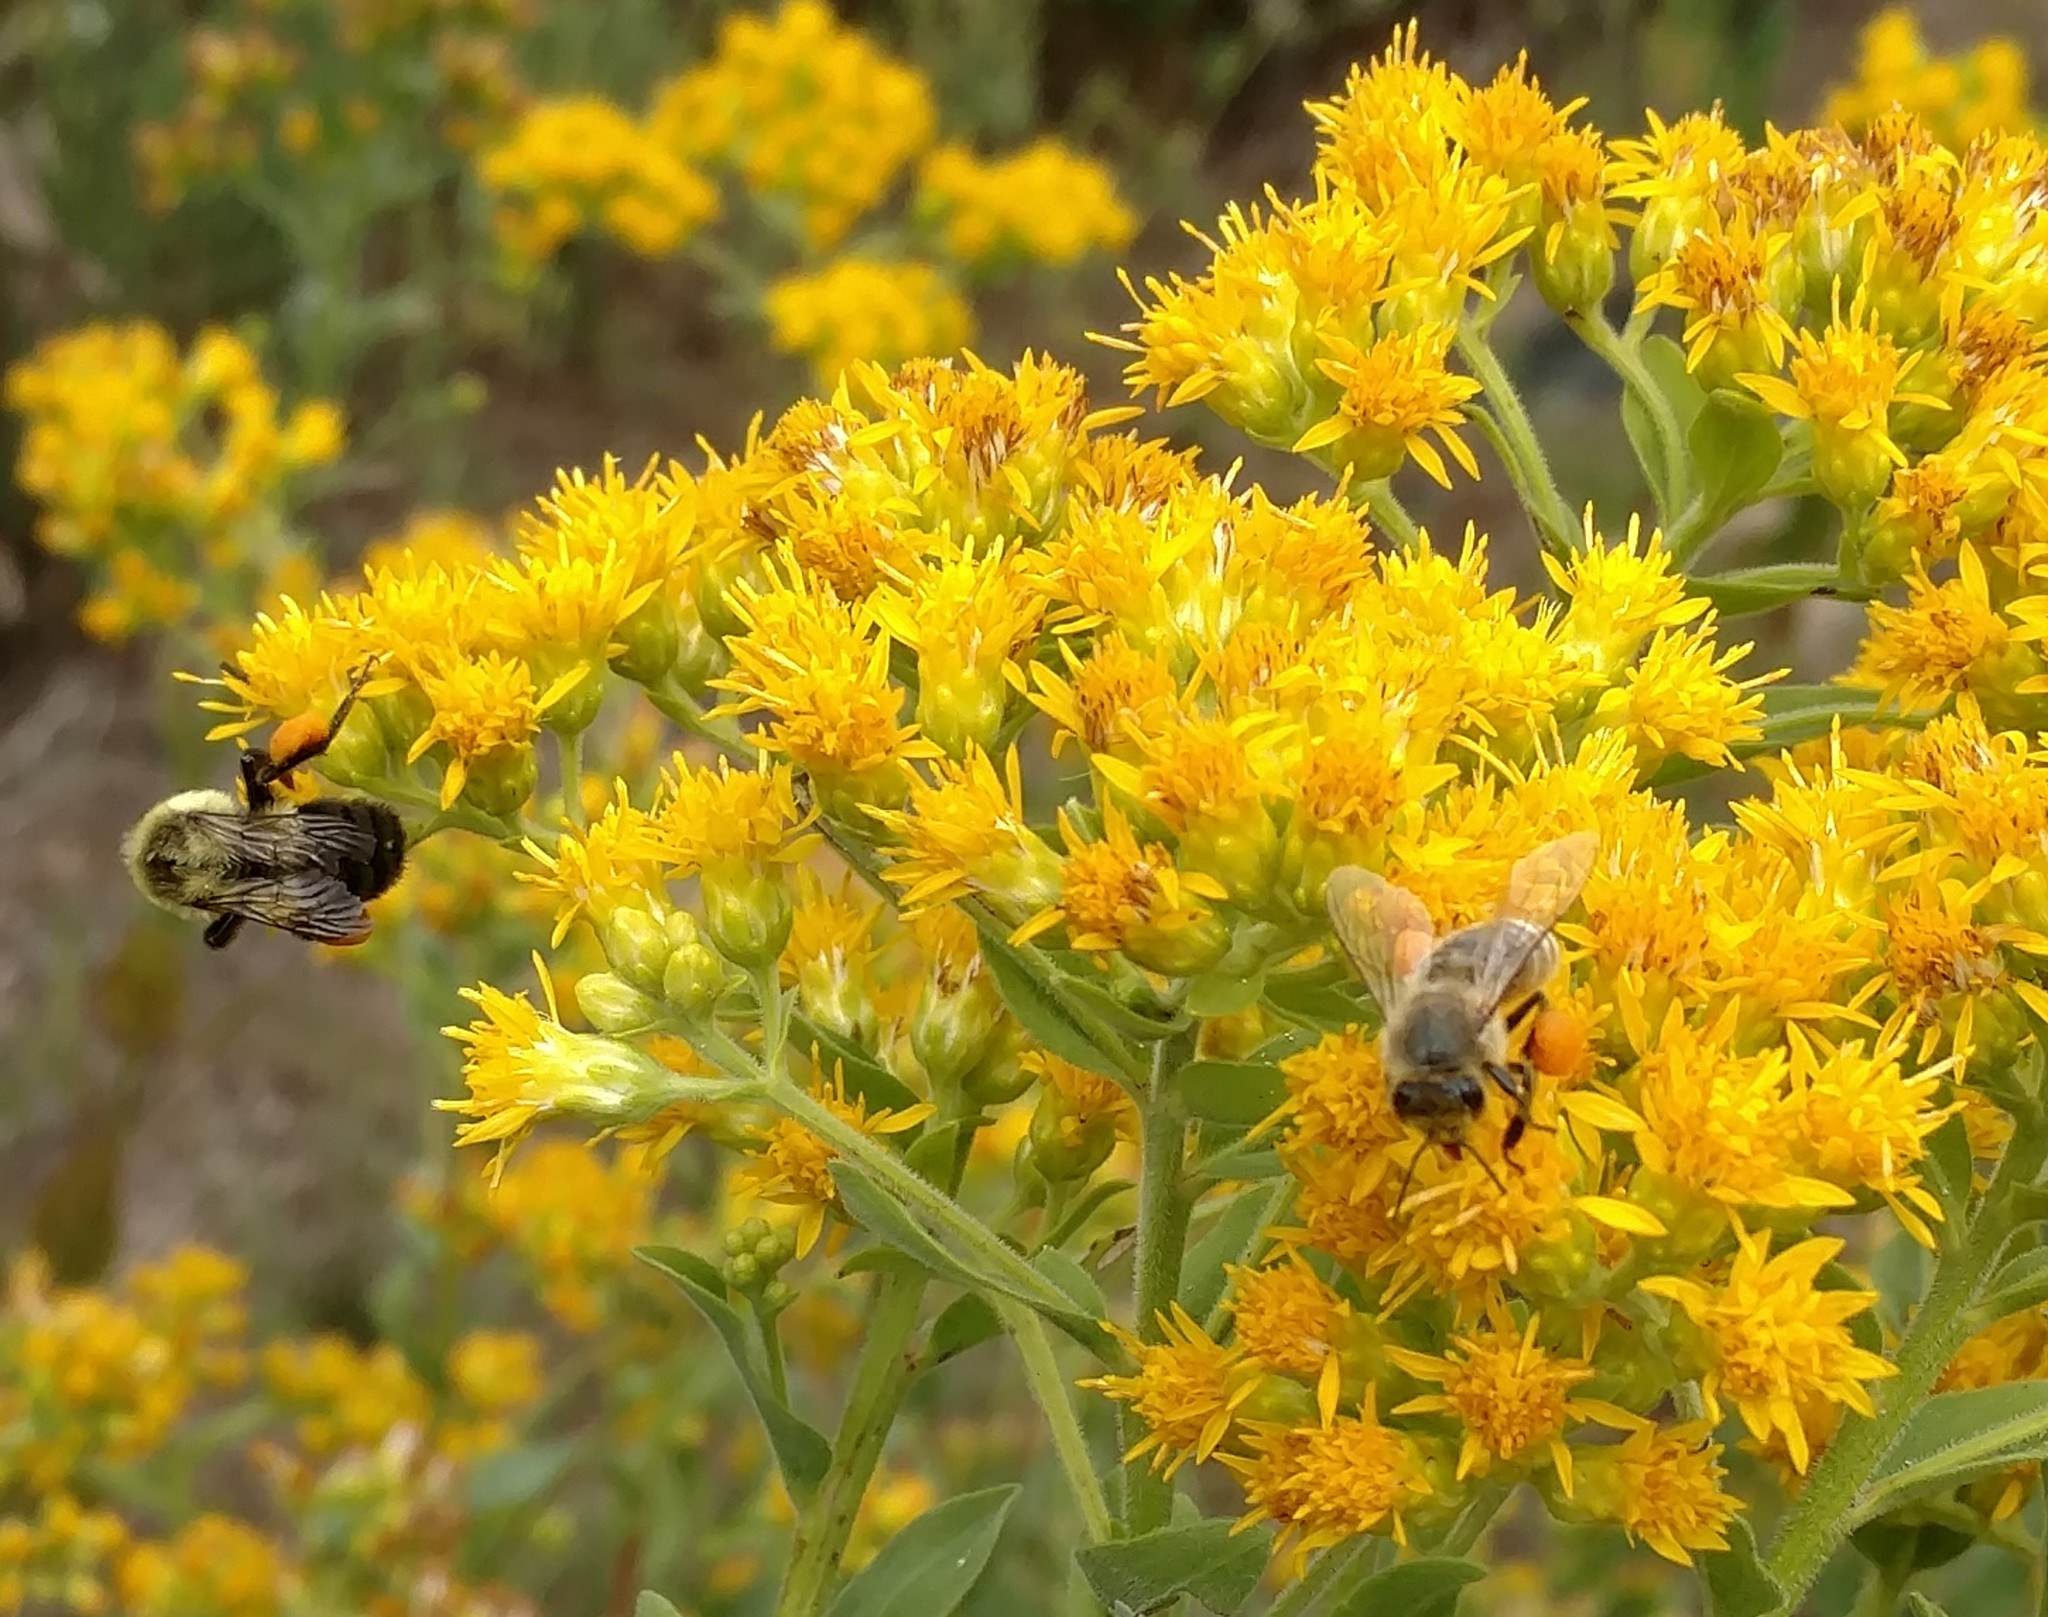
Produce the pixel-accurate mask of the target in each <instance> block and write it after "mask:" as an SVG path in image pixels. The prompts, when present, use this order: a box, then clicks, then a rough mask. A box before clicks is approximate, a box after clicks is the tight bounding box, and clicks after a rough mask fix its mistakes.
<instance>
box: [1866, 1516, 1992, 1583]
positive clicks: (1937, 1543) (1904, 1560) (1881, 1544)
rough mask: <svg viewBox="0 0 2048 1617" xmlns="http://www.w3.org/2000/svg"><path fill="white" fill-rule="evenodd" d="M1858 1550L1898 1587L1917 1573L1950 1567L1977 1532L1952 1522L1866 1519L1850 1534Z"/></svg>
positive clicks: (1971, 1541)
mask: <svg viewBox="0 0 2048 1617" xmlns="http://www.w3.org/2000/svg"><path fill="white" fill-rule="evenodd" d="M1849 1542H1850V1543H1851V1544H1854V1545H1855V1546H1856V1553H1857V1554H1858V1555H1860V1556H1862V1557H1863V1559H1864V1560H1866V1561H1868V1562H1869V1563H1870V1564H1871V1565H1872V1566H1874V1567H1876V1568H1877V1570H1878V1571H1879V1573H1880V1574H1882V1575H1883V1577H1884V1579H1885V1581H1886V1582H1887V1583H1889V1584H1890V1585H1891V1586H1892V1587H1893V1588H1894V1589H1896V1588H1898V1587H1899V1586H1900V1585H1901V1584H1903V1583H1904V1582H1905V1581H1906V1580H1907V1579H1908V1578H1910V1577H1912V1576H1913V1574H1914V1573H1916V1572H1925V1571H1928V1570H1929V1569H1930V1568H1933V1567H1938V1566H1947V1565H1948V1564H1949V1562H1951V1561H1953V1560H1954V1559H1955V1558H1956V1557H1957V1556H1959V1555H1961V1554H1962V1553H1963V1552H1964V1551H1965V1550H1967V1549H1969V1548H1970V1547H1971V1546H1972V1545H1973V1544H1975V1543H1976V1542H1977V1535H1976V1533H1975V1532H1973V1531H1967V1530H1964V1529H1962V1528H1959V1527H1957V1526H1956V1525H1955V1524H1953V1523H1950V1522H1939V1521H1898V1520H1894V1519H1887V1520H1885V1521H1881V1522H1866V1523H1865V1524H1864V1525H1863V1526H1861V1527H1859V1528H1857V1529H1856V1531H1855V1532H1853V1533H1851V1534H1850V1535H1849Z"/></svg>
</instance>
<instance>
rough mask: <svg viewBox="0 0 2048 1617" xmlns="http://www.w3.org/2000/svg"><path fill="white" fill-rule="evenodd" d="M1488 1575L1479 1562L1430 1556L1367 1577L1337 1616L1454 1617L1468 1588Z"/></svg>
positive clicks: (1338, 1611) (1345, 1602)
mask: <svg viewBox="0 0 2048 1617" xmlns="http://www.w3.org/2000/svg"><path fill="white" fill-rule="evenodd" d="M1485 1576H1486V1568H1485V1567H1483V1566H1481V1565H1480V1564H1479V1563H1478V1562H1477V1561H1459V1560H1453V1559H1452V1558H1451V1557H1449V1556H1445V1555H1426V1556H1424V1557H1422V1559H1421V1560H1419V1561H1404V1562H1403V1563H1402V1564H1401V1565H1400V1566H1390V1567H1388V1568H1387V1570H1386V1571H1384V1572H1379V1573H1375V1574H1374V1575H1373V1576H1372V1577H1370V1578H1367V1579H1366V1580H1365V1582H1363V1583H1362V1584H1360V1585H1359V1586H1358V1588H1357V1589H1356V1590H1355V1591H1354V1592H1353V1593H1352V1595H1351V1596H1350V1598H1349V1599H1347V1600H1345V1601H1344V1603H1343V1604H1342V1605H1340V1606H1339V1607H1337V1611H1336V1617H1452V1614H1453V1613H1454V1612H1456V1611H1457V1609H1458V1598H1459V1596H1460V1595H1461V1594H1462V1593H1463V1592H1464V1589H1465V1585H1466V1584H1468V1583H1477V1582H1478V1581H1479V1580H1480V1579H1481V1578H1483V1577H1485Z"/></svg>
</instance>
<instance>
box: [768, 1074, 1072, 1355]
mask: <svg viewBox="0 0 2048 1617" xmlns="http://www.w3.org/2000/svg"><path fill="white" fill-rule="evenodd" d="M764 1093H765V1096H766V1098H767V1099H768V1100H769V1101H770V1102H771V1103H772V1104H773V1105H775V1106H776V1107H777V1108H779V1109H780V1110H781V1111H783V1112H785V1113H787V1114H788V1115H789V1116H790V1117H793V1118H795V1119H796V1121H797V1122H799V1123H801V1124H803V1125H804V1127H806V1128H808V1129H809V1130H810V1131H811V1132H812V1133H814V1134H816V1135H818V1136H819V1137H821V1138H822V1139H824V1140H825V1141H826V1142H827V1143H828V1144H829V1145H831V1146H832V1148H833V1149H834V1150H836V1151H837V1152H839V1154H840V1155H841V1156H843V1157H845V1158H846V1159H847V1160H848V1161H850V1162H852V1163H853V1164H854V1165H855V1166H856V1167H859V1168H861V1169H863V1170H865V1171H866V1172H867V1173H868V1174H869V1175H871V1176H872V1177H873V1178H874V1180H875V1181H876V1183H878V1184H879V1185H881V1186H882V1188H883V1189H885V1190H887V1191H889V1192H890V1193H891V1194H892V1195H893V1196H894V1197H895V1199H896V1200H897V1201H898V1202H899V1203H901V1204H902V1205H903V1206H905V1207H906V1208H910V1209H914V1210H915V1211H916V1212H918V1213H920V1214H922V1215H923V1222H926V1223H928V1224H929V1225H930V1226H931V1227H932V1228H933V1229H934V1231H936V1232H940V1233H943V1234H944V1235H946V1236H949V1237H950V1238H951V1239H952V1241H953V1242H954V1243H955V1245H956V1246H957V1247H958V1248H959V1249H960V1255H961V1256H962V1257H963V1258H964V1259H967V1260H970V1261H971V1266H974V1267H978V1268H979V1269H981V1270H982V1271H983V1272H985V1273H988V1274H989V1275H991V1276H992V1277H995V1278H1000V1279H1001V1281H1002V1283H1003V1284H1004V1285H1005V1286H1006V1287H1008V1288H1009V1289H1010V1290H1011V1291H1013V1292H1016V1293H1018V1294H1019V1295H1020V1296H1021V1297H1023V1298H1025V1299H1028V1300H1029V1301H1030V1302H1031V1305H1032V1306H1033V1307H1034V1308H1038V1309H1040V1310H1041V1311H1044V1312H1049V1313H1054V1314H1061V1315H1065V1316H1069V1317H1071V1316H1072V1315H1073V1313H1074V1312H1075V1310H1074V1305H1073V1303H1072V1301H1071V1300H1069V1299H1068V1297H1067V1296H1066V1294H1065V1293H1063V1292H1061V1291H1060V1290H1059V1289H1058V1288H1056V1287H1055V1286H1053V1284H1052V1283H1051V1282H1050V1281H1048V1280H1047V1279H1046V1278H1045V1277H1044V1276H1043V1275H1041V1274H1040V1273H1039V1272H1038V1271H1037V1270H1036V1269H1034V1268H1032V1267H1031V1265H1030V1264H1028V1263H1026V1262H1025V1261H1024V1260H1023V1258H1021V1257H1019V1256H1018V1255H1017V1253H1016V1251H1015V1250H1014V1249H1013V1248H1011V1247H1010V1246H1008V1245H1006V1244H1005V1243H1004V1242H1003V1241H1002V1239H1001V1238H1000V1237H998V1236H997V1235H995V1234H994V1233H993V1232H992V1231H991V1230H989V1228H988V1227H987V1226H986V1225H984V1224H983V1223H982V1222H981V1221H980V1220H979V1219H977V1218H975V1217H974V1216H973V1215H972V1214H970V1213H968V1212H967V1210H966V1209H965V1208H963V1207H962V1206H961V1205H960V1204H959V1203H958V1202H956V1201H954V1200H953V1198H952V1197H951V1196H949V1195H947V1194H946V1192H945V1191H943V1190H941V1189H940V1188H939V1187H938V1186H937V1185H934V1184H933V1183H931V1181H930V1180H928V1179H925V1178H923V1177H922V1176H921V1175H919V1174H917V1173H916V1172H914V1171H913V1170H912V1169H911V1168H910V1167H909V1165H908V1164H906V1163H905V1162H904V1161H903V1159H902V1158H901V1157H899V1156H897V1155H896V1153H895V1152H893V1151H891V1150H889V1149H888V1148H887V1147H886V1146H881V1145H877V1144H876V1143H875V1141H874V1140H873V1139H872V1138H871V1137H870V1136H868V1135H866V1134H863V1133H862V1132H861V1131H860V1130H859V1129H857V1128H855V1127H854V1126H853V1125H852V1124H850V1123H848V1122H846V1121H845V1120H844V1119H843V1118H841V1117H840V1116H839V1114H838V1113H836V1112H834V1111H833V1110H832V1109H831V1108H830V1107H829V1106H826V1105H825V1104H824V1103H823V1102H822V1101H820V1100H818V1099H817V1097H816V1096H814V1095H811V1094H809V1093H808V1092H807V1091H805V1090H802V1089H799V1088H798V1087H797V1086H796V1085H795V1084H793V1083H790V1082H788V1081H787V1080H782V1081H771V1082H770V1083H769V1084H768V1085H767V1086H766V1089H765V1091H764Z"/></svg>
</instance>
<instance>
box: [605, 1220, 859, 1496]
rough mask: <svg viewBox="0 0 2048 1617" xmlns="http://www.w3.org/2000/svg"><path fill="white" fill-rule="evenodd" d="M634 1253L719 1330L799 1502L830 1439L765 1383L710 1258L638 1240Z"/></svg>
mask: <svg viewBox="0 0 2048 1617" xmlns="http://www.w3.org/2000/svg"><path fill="white" fill-rule="evenodd" d="M633 1256H634V1257H636V1258H638V1259H639V1260H640V1261H641V1262H642V1263H644V1264H646V1265H647V1266H648V1267H649V1268H650V1269H654V1270H657V1271H659V1272H660V1273H662V1274H664V1275H666V1276H668V1278H669V1279H670V1280H672V1281H674V1282H675V1284H676V1286H677V1287H678V1288H680V1290H681V1291H682V1293H683V1295H684V1296H685V1297H687V1298H689V1299H690V1301H691V1303H692V1304H693V1305H694V1306H695V1307H696V1310H697V1312H698V1313H700V1314H702V1315H703V1316H704V1320H705V1323H707V1324H708V1325H709V1326H710V1327H711V1328H712V1329H713V1330H714V1331H716V1332H717V1333H718V1338H719V1340H720V1341H722V1342H723V1343H724V1344H725V1351H726V1352H727V1353H728V1354H729V1355H731V1358H732V1362H733V1367H734V1368H735V1369H736V1370H738V1371H739V1373H740V1380H741V1381H742V1382H743V1383H744V1384H745V1385H746V1389H747V1395H748V1396H749V1397H751V1398H752V1399H753V1400H754V1409H755V1411H756V1412H757V1413H758V1414H759V1415H760V1417H761V1424H762V1425H763V1426H764V1427H765V1428H767V1431H768V1446H769V1447H770V1448H771V1449H773V1450H774V1451H775V1463H776V1464H777V1465H778V1466H780V1467H781V1469H782V1481H783V1484H784V1486H786V1487H787V1488H788V1489H789V1496H790V1498H792V1499H794V1500H795V1501H796V1502H797V1503H798V1504H802V1503H803V1502H804V1501H805V1500H807V1499H809V1498H810V1497H811V1495H812V1494H813V1493H814V1492H816V1491H817V1487H818V1481H819V1479H820V1478H821V1477H823V1476H824V1475H825V1469H826V1467H827V1466H829V1465H830V1464H831V1463H832V1445H831V1444H830V1443H827V1442H826V1441H825V1438H824V1435H823V1434H822V1433H821V1432H819V1431H818V1430H817V1428H815V1427H813V1426H811V1425H808V1424H807V1423H806V1422H804V1421H803V1420H802V1419H800V1418H799V1417H798V1416H797V1414H796V1412H795V1411H794V1410H792V1409H791V1408H790V1407H789V1405H787V1404H785V1403H784V1402H783V1401H782V1400H781V1399H780V1398H777V1397H776V1396H775V1391H774V1389H773V1388H772V1387H771V1386H769V1384H768V1375H767V1372H766V1370H764V1369H763V1368H762V1365H761V1362H760V1360H759V1359H758V1358H757V1357H756V1355H755V1350H754V1341H753V1337H752V1336H751V1334H750V1333H749V1332H748V1330H747V1322H746V1320H745V1318H744V1317H743V1316H742V1315H741V1314H740V1312H739V1310H738V1309H736V1308H734V1307H733V1306H732V1304H731V1303H729V1302H727V1301H726V1299H725V1279H724V1277H723V1276H722V1275H720V1274H719V1272H718V1270H717V1269H715V1268H714V1267H713V1266H712V1265H711V1264H709V1263H707V1262H705V1261H704V1259H702V1258H700V1257H698V1256H697V1254H696V1253H694V1252H685V1251H684V1250H683V1249H682V1248H681V1247H674V1246H640V1247H635V1248H634V1249H633Z"/></svg>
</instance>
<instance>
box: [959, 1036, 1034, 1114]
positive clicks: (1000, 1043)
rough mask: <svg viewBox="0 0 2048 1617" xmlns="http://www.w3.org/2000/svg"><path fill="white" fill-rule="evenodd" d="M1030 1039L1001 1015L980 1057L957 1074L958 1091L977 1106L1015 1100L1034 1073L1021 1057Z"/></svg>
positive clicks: (1000, 1103) (998, 1104)
mask: <svg viewBox="0 0 2048 1617" xmlns="http://www.w3.org/2000/svg"><path fill="white" fill-rule="evenodd" d="M1030 1043H1031V1041H1030V1039H1029V1037H1028V1036H1027V1035H1026V1034H1025V1032H1024V1030H1023V1028H1021V1027H1019V1026H1018V1025H1017V1024H1016V1023H1015V1022H1013V1021H1011V1020H1010V1019H1009V1018H1007V1017H1005V1018H1003V1019H1002V1020H1001V1021H1000V1022H998V1023H997V1025H996V1028H995V1033H994V1036H993V1037H992V1038H991V1039H989V1040H988V1041H987V1048H986V1051H985V1053H984V1054H983V1055H982V1057H981V1059H980V1060H978V1061H977V1062H975V1064H974V1065H973V1066H971V1067H969V1068H968V1069H967V1071H966V1073H965V1074H964V1075H963V1076H962V1077H961V1079H960V1092H961V1093H962V1094H964V1095H965V1096H966V1097H967V1098H968V1099H969V1100H971V1101H973V1102H974V1103H975V1104H976V1105H978V1106H1001V1105H1002V1104H1004V1103H1005V1102H1006V1101H1013V1100H1015V1099H1016V1098H1017V1097H1018V1096H1019V1095H1021V1094H1023V1093H1024V1091H1025V1090H1027V1089H1029V1088H1030V1087H1031V1082H1032V1079H1033V1078H1034V1077H1035V1076H1036V1074H1034V1073H1033V1072H1032V1071H1031V1069H1030V1068H1028V1067H1026V1066H1025V1065H1024V1061H1023V1057H1024V1052H1025V1050H1026V1049H1027V1048H1029V1046H1030Z"/></svg>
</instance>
